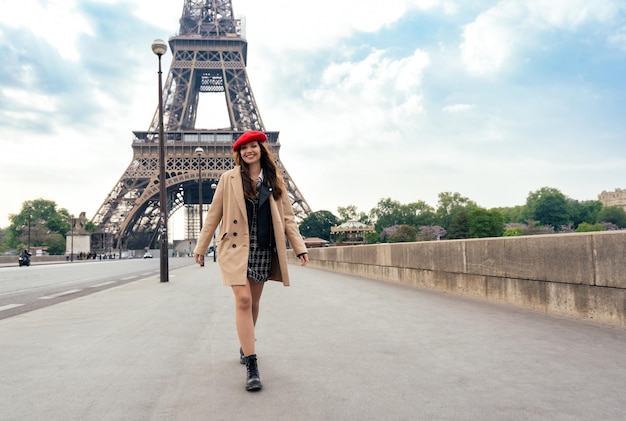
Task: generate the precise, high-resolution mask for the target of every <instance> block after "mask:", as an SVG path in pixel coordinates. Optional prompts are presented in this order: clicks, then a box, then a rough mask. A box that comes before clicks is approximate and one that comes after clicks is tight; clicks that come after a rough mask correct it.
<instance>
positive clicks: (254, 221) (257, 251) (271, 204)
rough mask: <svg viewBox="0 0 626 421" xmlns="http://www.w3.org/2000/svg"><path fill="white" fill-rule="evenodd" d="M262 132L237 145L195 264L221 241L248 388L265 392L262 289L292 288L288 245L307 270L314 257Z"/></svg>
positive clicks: (221, 258)
mask: <svg viewBox="0 0 626 421" xmlns="http://www.w3.org/2000/svg"><path fill="white" fill-rule="evenodd" d="M266 140H267V136H266V135H265V134H264V133H262V132H258V131H248V132H245V133H244V134H242V135H241V136H240V137H239V139H237V141H236V142H235V144H234V145H233V154H234V155H233V159H234V160H235V164H236V165H235V168H233V169H232V170H229V171H226V172H224V173H223V174H222V176H221V177H220V181H219V183H218V185H217V189H216V190H215V195H214V197H213V201H212V203H211V207H210V208H209V212H208V213H207V216H206V219H205V222H204V225H203V227H202V231H201V233H200V237H199V238H198V243H197V245H196V248H195V249H194V256H195V261H196V263H198V264H200V265H202V264H203V263H204V256H205V254H206V251H207V248H208V246H209V244H210V242H211V238H212V237H213V234H214V232H215V230H216V229H217V227H218V225H219V224H220V223H221V228H220V236H219V239H218V240H217V246H218V247H217V249H218V251H219V258H218V263H219V267H220V271H221V274H222V283H223V284H224V285H228V286H230V287H232V289H233V293H234V295H235V325H236V326H237V335H238V337H239V343H240V345H241V347H240V349H239V353H240V361H241V363H242V364H246V368H247V373H248V374H247V380H246V390H248V391H254V390H260V389H261V388H262V384H261V378H260V376H259V369H258V361H257V356H256V351H255V343H254V327H255V325H256V322H257V319H258V316H259V304H260V301H261V294H262V293H263V286H264V285H265V282H266V281H267V280H268V279H271V280H276V281H282V283H283V285H285V286H288V285H289V274H288V271H287V250H286V244H287V240H289V244H290V245H291V247H292V248H293V250H294V252H295V253H296V255H297V256H298V258H299V259H300V263H301V264H302V266H305V265H306V264H307V263H308V261H309V259H308V254H307V250H306V246H305V245H304V241H303V239H302V236H301V235H300V232H299V231H298V227H297V225H296V222H295V218H294V213H293V208H292V207H291V203H290V201H289V197H288V194H287V189H286V186H285V184H284V182H283V180H282V177H281V175H280V172H279V171H278V168H277V167H276V164H275V162H274V158H273V157H272V154H271V153H270V151H269V150H268V149H267V147H266V146H265V145H264V143H265V141H266Z"/></svg>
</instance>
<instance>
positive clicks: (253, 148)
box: [239, 142, 261, 165]
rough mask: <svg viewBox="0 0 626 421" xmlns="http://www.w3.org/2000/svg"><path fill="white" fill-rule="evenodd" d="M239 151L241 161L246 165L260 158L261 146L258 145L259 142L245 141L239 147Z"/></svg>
mask: <svg viewBox="0 0 626 421" xmlns="http://www.w3.org/2000/svg"><path fill="white" fill-rule="evenodd" d="M239 153H240V154H241V158H242V159H243V161H244V162H245V163H246V164H248V165H251V164H254V163H257V162H259V161H260V160H261V147H260V146H259V142H250V143H246V144H245V145H243V146H242V147H241V149H239Z"/></svg>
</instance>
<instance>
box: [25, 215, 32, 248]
mask: <svg viewBox="0 0 626 421" xmlns="http://www.w3.org/2000/svg"><path fill="white" fill-rule="evenodd" d="M31 218H32V215H31V209H30V208H29V209H28V248H27V249H26V250H28V251H29V252H30V221H31Z"/></svg>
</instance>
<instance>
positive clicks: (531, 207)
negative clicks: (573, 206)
mask: <svg viewBox="0 0 626 421" xmlns="http://www.w3.org/2000/svg"><path fill="white" fill-rule="evenodd" d="M526 212H527V219H529V220H530V219H533V220H535V221H538V222H539V223H540V224H541V225H550V226H551V227H553V228H554V230H555V231H557V232H558V231H560V230H561V226H562V225H568V224H569V223H570V220H569V201H568V199H567V197H565V195H564V194H563V193H561V192H560V191H559V190H558V189H555V188H552V187H542V188H541V189H539V190H537V191H535V192H531V193H530V194H529V195H528V198H527V199H526Z"/></svg>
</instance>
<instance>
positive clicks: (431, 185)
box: [0, 0, 626, 236]
mask: <svg viewBox="0 0 626 421" xmlns="http://www.w3.org/2000/svg"><path fill="white" fill-rule="evenodd" d="M183 3H184V1H183V0H163V1H159V2H155V1H153V0H20V1H19V2H15V1H13V0H0V10H1V13H0V56H1V57H2V63H3V64H2V65H1V66H0V146H1V152H0V183H2V187H3V189H2V190H3V199H2V200H0V227H5V226H7V225H8V224H9V221H8V216H9V214H11V213H17V212H19V211H20V209H21V206H22V203H23V202H24V201H26V200H31V199H37V198H44V199H49V200H54V201H55V202H56V203H57V205H58V206H59V207H63V208H66V209H68V210H69V211H70V212H71V213H75V214H78V213H80V212H82V211H85V212H86V213H87V216H88V218H91V217H92V216H93V215H94V214H95V213H96V212H97V210H98V209H99V207H100V205H101V204H102V202H103V201H104V199H105V198H106V196H107V195H108V193H109V192H110V191H111V189H112V188H113V187H114V185H115V183H116V182H117V181H118V179H119V178H120V177H121V175H122V173H123V172H124V170H125V169H126V168H127V166H128V165H129V164H130V162H131V159H132V148H131V142H132V131H133V130H147V129H148V127H149V125H150V121H151V119H152V116H153V114H154V112H155V109H156V106H157V101H158V98H157V94H156V92H157V79H156V77H157V75H156V68H157V59H156V57H155V56H154V55H153V53H152V51H151V49H150V44H151V43H152V41H153V40H154V39H155V38H163V39H167V38H169V37H170V36H172V35H175V33H176V32H177V31H178V29H179V24H178V19H179V18H180V16H181V14H182V7H183ZM233 7H234V11H235V14H236V15H237V16H245V18H246V38H247V40H248V43H249V46H248V75H249V78H250V83H251V86H252V89H253V91H254V95H255V98H256V101H257V105H258V107H259V110H260V112H261V116H262V119H263V122H264V123H265V126H266V128H267V129H268V130H272V131H280V133H281V134H280V140H281V144H282V148H281V160H282V162H283V163H284V164H285V166H286V168H287V170H288V171H289V173H290V175H291V176H292V178H293V179H294V181H295V183H296V184H297V186H298V188H299V190H300V191H301V192H302V194H303V195H304V197H305V199H306V200H307V202H308V203H309V205H310V206H311V208H312V209H313V210H316V211H317V210H329V211H331V212H333V213H335V214H337V212H336V210H337V207H339V206H347V205H355V206H357V208H358V210H359V211H364V212H369V210H370V209H372V208H373V207H375V206H376V204H377V203H378V201H379V200H380V199H382V198H392V199H394V200H397V201H399V202H401V203H410V202H415V201H418V200H423V201H425V202H427V203H428V204H430V205H432V206H433V207H436V205H437V195H438V193H440V192H446V191H448V192H458V193H460V194H462V195H463V196H466V197H468V198H470V199H472V200H474V201H475V202H477V203H478V205H480V206H483V207H485V208H492V207H499V206H515V205H521V204H524V203H525V200H526V197H527V196H528V193H529V192H531V191H535V190H537V189H539V188H541V187H544V186H547V187H554V188H557V189H559V190H561V191H562V192H563V193H564V194H565V195H567V196H569V197H571V198H573V199H576V200H595V199H597V196H598V194H599V193H601V192H602V191H603V190H607V191H611V190H614V189H615V188H626V181H625V180H624V174H626V142H625V139H624V137H625V134H626V118H625V117H624V110H625V109H626V77H625V75H626V4H625V3H624V2H623V1H622V0H594V1H593V2H591V1H588V0H501V1H495V0H472V1H461V0H458V1H457V0H402V1H400V0H386V1H384V2H381V1H374V0H358V1H357V0H317V1H315V2H297V1H293V0H291V1H289V0H265V1H262V2H261V1H258V0H233ZM164 60H165V61H164V66H165V68H164V72H167V71H168V69H169V63H170V60H171V56H170V55H169V54H168V55H166V56H165V57H164ZM222 101H223V100H222ZM223 104H224V105H223V106H224V110H225V107H226V105H225V103H223ZM201 105H202V104H201ZM204 126H206V125H204ZM215 127H223V124H217V125H216V126H215ZM174 236H176V233H174Z"/></svg>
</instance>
